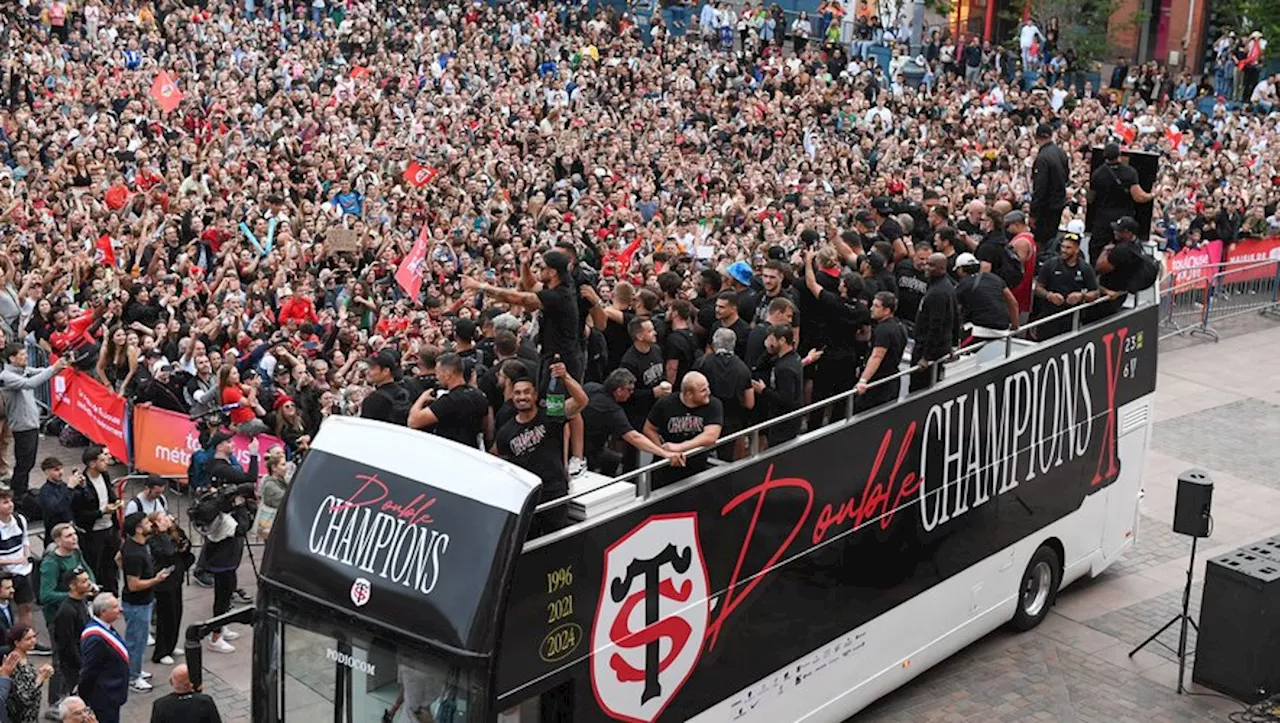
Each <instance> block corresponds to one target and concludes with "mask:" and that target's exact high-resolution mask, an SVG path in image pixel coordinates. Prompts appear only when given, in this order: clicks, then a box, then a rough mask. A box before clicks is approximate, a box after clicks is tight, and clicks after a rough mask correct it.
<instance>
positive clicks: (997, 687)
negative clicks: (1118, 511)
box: [41, 326, 1280, 723]
mask: <svg viewBox="0 0 1280 723" xmlns="http://www.w3.org/2000/svg"><path fill="white" fill-rule="evenodd" d="M1171 346H1172V345H1171ZM1277 357H1280V327H1275V326H1269V327H1264V328H1262V329H1261V330H1258V331H1254V332H1252V333H1248V334H1244V335H1241V336H1236V337H1232V338H1226V339H1224V340H1223V341H1221V342H1220V343H1218V344H1199V345H1195V346H1185V347H1184V348H1178V349H1176V350H1173V351H1166V352H1165V353H1162V354H1161V357H1160V368H1161V372H1160V380H1159V386H1158V388H1157V392H1156V412H1155V419H1156V424H1155V435H1154V438H1153V440H1152V445H1151V451H1150V453H1149V454H1148V458H1147V462H1146V470H1145V477H1144V484H1145V487H1146V493H1147V494H1146V498H1145V499H1144V500H1143V504H1142V522H1141V526H1140V528H1139V532H1138V538H1137V542H1136V543H1135V546H1134V547H1133V548H1131V549H1130V550H1129V551H1128V552H1127V553H1126V554H1125V556H1124V557H1123V558H1121V560H1120V561H1118V562H1117V563H1116V564H1115V565H1112V566H1111V568H1109V569H1108V570H1107V571H1106V572H1105V573H1104V574H1103V575H1101V576H1099V577H1098V578H1097V579H1094V580H1088V581H1081V582H1079V583H1077V584H1076V585H1074V586H1072V587H1071V588H1068V589H1067V590H1065V591H1063V593H1062V595H1061V596H1060V597H1059V598H1058V602H1057V606H1056V607H1055V609H1054V611H1053V612H1052V613H1051V614H1050V616H1049V617H1048V618H1047V619H1046V620H1045V622H1044V623H1043V624H1042V625H1041V626H1040V627H1039V628H1037V629H1036V630H1034V631H1031V632H1028V633H1021V634H1015V633H1009V632H1004V631H1001V632H997V633H994V634H992V635H990V636H988V637H987V638H985V639H983V640H981V641H979V642H978V643H976V644H974V645H972V646H970V647H969V648H967V649H966V650H964V651H961V652H960V653H959V654H957V655H956V656H954V657H952V658H951V659H950V660H948V661H946V662H944V663H942V664H941V665H939V666H937V667H936V668H934V669H933V670H930V671H928V672H926V673H924V674H923V675H921V676H920V678H919V679H917V680H916V681H914V682H913V683H911V684H910V685H908V686H906V687H904V688H903V689H901V690H899V691H897V692H896V693H893V694H891V695H889V696H888V697H886V698H884V699H883V700H881V701H879V702H878V703H876V704H875V705H873V706H872V707H871V708H869V709H867V710H866V711H864V712H863V713H861V714H859V715H858V716H857V717H856V719H855V720H856V723H958V722H969V721H972V722H973V723H1003V722H1010V723H1012V722H1015V721H1016V722H1022V721H1027V722H1032V723H1034V722H1036V721H1045V722H1046V723H1053V722H1060V723H1211V722H1217V721H1226V720H1227V715H1228V713H1229V712H1231V711H1233V710H1237V709H1239V708H1240V706H1239V705H1237V704H1234V703H1232V702H1229V701H1225V700H1221V699H1219V698H1213V697H1207V696H1178V695H1176V694H1175V692H1174V690H1175V681H1176V678H1177V665H1176V662H1175V661H1176V656H1175V655H1174V654H1173V653H1171V652H1170V651H1168V650H1166V649H1164V648H1163V647H1161V646H1160V645H1158V644H1156V643H1152V644H1151V645H1149V646H1147V647H1146V648H1145V649H1144V650H1143V651H1141V652H1139V653H1138V654H1137V655H1135V656H1134V657H1133V658H1129V657H1128V652H1129V651H1130V650H1131V649H1132V648H1133V647H1134V645H1136V644H1137V643H1139V642H1141V641H1142V640H1143V639H1145V638H1146V637H1147V636H1148V635H1150V634H1151V633H1153V632H1155V631H1156V630H1157V629H1158V628H1159V627H1160V626H1161V625H1163V624H1164V623H1165V622H1166V621H1167V620H1168V619H1170V618H1171V617H1173V616H1174V615H1176V614H1177V611H1178V609H1179V608H1180V607H1181V595H1182V586H1183V583H1184V582H1185V579H1186V568H1187V561H1188V558H1187V555H1188V553H1189V539H1188V538H1185V537H1182V536H1180V535H1177V534H1174V533H1173V532H1172V530H1171V529H1170V522H1169V521H1170V520H1171V519H1172V515H1173V500H1174V489H1175V485H1176V479H1177V475H1178V473H1180V472H1182V471H1183V470H1185V469H1187V468H1189V467H1201V468H1203V469H1206V470H1208V471H1209V472H1210V474H1211V475H1212V476H1213V479H1214V481H1215V483H1216V489H1215V495H1214V510H1213V513H1214V532H1213V537H1212V538H1211V539H1209V540H1207V541H1203V542H1202V544H1201V546H1200V550H1199V551H1198V553H1197V569H1196V571H1195V577H1196V580H1197V584H1196V585H1195V587H1194V590H1193V593H1192V611H1193V615H1194V613H1195V612H1196V611H1197V610H1198V607H1199V600H1200V590H1201V585H1200V583H1199V581H1200V580H1203V577H1204V561H1205V560H1207V559H1209V558H1210V557H1212V556H1214V555H1218V554H1222V553H1225V552H1228V551H1230V550H1233V549H1235V548H1237V547H1240V546H1241V545H1244V544H1247V543H1252V542H1255V541H1257V540H1260V539H1263V538H1266V537H1270V536H1272V535H1276V534H1280V515H1278V514H1277V511H1278V510H1280V476H1278V475H1277V474H1276V471H1277V470H1280V446H1276V445H1275V444H1274V441H1275V440H1277V439H1280V367H1277V366H1275V365H1274V363H1273V362H1272V360H1273V359H1275V358H1277ZM1224 364H1229V365H1230V368H1231V373H1230V374H1224V373H1223V372H1224ZM1259 440H1270V442H1271V443H1270V444H1267V443H1264V444H1259V443H1258V441H1259ZM80 452H81V450H79V449H72V450H67V449H62V448H61V447H59V446H58V445H57V443H56V441H54V440H45V441H43V442H42V444H41V456H44V455H45V454H57V455H58V456H60V457H63V458H64V460H65V461H66V462H67V463H68V464H77V465H78V464H79V456H80ZM240 579H241V581H242V583H243V586H244V587H245V588H246V589H247V590H249V591H250V592H253V585H252V581H253V573H252V569H251V568H250V566H249V561H248V559H247V558H246V560H245V563H244V565H243V566H242V567H241V571H240ZM186 590H187V597H186V617H185V619H184V625H185V624H188V623H190V622H192V621H196V620H201V619H204V618H206V617H208V616H209V615H210V613H211V609H212V603H213V591H212V590H206V589H204V588H200V587H197V586H195V585H190V586H188V587H187V588H186ZM245 632H246V634H245V635H244V637H242V638H241V639H240V640H238V641H236V643H235V645H236V647H237V651H236V652H235V653H233V654H230V655H218V654H216V653H210V652H206V653H205V655H204V661H205V690H206V691H207V692H208V693H210V694H211V695H212V696H213V697H214V699H215V700H217V702H218V706H219V708H220V709H221V711H222V716H223V720H224V721H227V723H250V721H251V712H250V707H249V706H250V702H249V690H250V687H251V669H250V662H251V656H250V649H251V644H250V639H251V635H249V634H247V633H248V631H245ZM1189 637H1190V641H1191V644H1192V645H1191V647H1194V641H1195V635H1194V631H1193V632H1192V633H1191V635H1190V636H1189ZM1160 640H1161V641H1163V642H1165V643H1167V644H1169V645H1171V646H1173V647H1176V646H1177V642H1178V633H1177V628H1176V626H1175V627H1173V628H1171V629H1170V630H1168V631H1166V633H1165V634H1164V635H1162V636H1161V638H1160ZM1188 662H1189V663H1190V660H1189V661H1188ZM147 669H148V670H151V671H152V672H153V673H154V674H155V682H156V683H157V686H156V690H155V692H153V693H150V694H145V695H139V694H134V695H132V696H131V698H130V700H129V703H128V704H127V705H126V707H125V709H124V711H123V716H122V720H123V721H124V722H125V723H144V722H145V721H148V720H150V711H151V702H152V701H153V700H154V699H155V698H157V697H159V696H160V695H162V694H164V693H165V692H166V690H167V687H168V686H167V684H166V683H165V678H166V677H167V670H168V669H167V668H166V667H165V666H160V665H148V666H147ZM1187 679H1188V680H1190V665H1188V671H1187ZM1191 690H1193V691H1195V692H1200V693H1207V692H1209V691H1207V690H1205V689H1202V688H1199V687H1198V686H1194V685H1193V686H1192V687H1191Z"/></svg>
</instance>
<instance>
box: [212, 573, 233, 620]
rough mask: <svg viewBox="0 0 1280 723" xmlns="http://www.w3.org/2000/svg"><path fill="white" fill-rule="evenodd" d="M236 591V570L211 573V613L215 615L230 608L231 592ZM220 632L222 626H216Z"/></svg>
mask: <svg viewBox="0 0 1280 723" xmlns="http://www.w3.org/2000/svg"><path fill="white" fill-rule="evenodd" d="M235 591H236V571H235V570H227V571H226V572H215V573H213V615H214V617H217V616H219V615H221V614H223V613H225V612H227V611H228V610H230V609H231V593H233V592H235ZM218 632H222V628H218Z"/></svg>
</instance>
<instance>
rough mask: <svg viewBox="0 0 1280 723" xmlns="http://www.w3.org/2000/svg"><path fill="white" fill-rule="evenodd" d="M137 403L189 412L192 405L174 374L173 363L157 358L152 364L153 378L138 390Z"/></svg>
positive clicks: (173, 410) (182, 412)
mask: <svg viewBox="0 0 1280 723" xmlns="http://www.w3.org/2000/svg"><path fill="white" fill-rule="evenodd" d="M135 403H136V404H152V405H154V406H156V407H158V408H160V409H165V410H168V411H170V412H178V413H179V414H187V413H189V412H190V411H191V407H190V406H188V405H187V402H186V399H185V397H184V395H183V387H182V384H180V383H179V382H178V380H177V379H175V378H174V376H173V364H171V363H170V362H169V360H168V359H164V358H161V359H157V360H156V361H155V362H153V363H152V364H151V378H150V379H148V380H147V383H146V384H143V385H142V388H141V389H139V390H138V396H137V399H136V400H135Z"/></svg>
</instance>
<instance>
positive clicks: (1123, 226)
mask: <svg viewBox="0 0 1280 723" xmlns="http://www.w3.org/2000/svg"><path fill="white" fill-rule="evenodd" d="M1140 228H1141V227H1140V226H1139V225H1138V222H1137V221H1136V220H1134V218H1133V216H1121V217H1120V218H1118V219H1116V220H1115V221H1113V222H1112V223H1111V230H1112V231H1116V232H1120V231H1129V232H1131V233H1137V232H1138V229H1140Z"/></svg>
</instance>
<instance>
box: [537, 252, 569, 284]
mask: <svg viewBox="0 0 1280 723" xmlns="http://www.w3.org/2000/svg"><path fill="white" fill-rule="evenodd" d="M542 261H543V263H545V264H546V265H547V268H549V269H551V270H553V271H555V272H556V273H557V274H559V275H560V278H562V279H564V278H568V276H569V257H568V256H567V255H566V254H565V253H564V252H563V251H548V252H546V253H545V254H543V255H542Z"/></svg>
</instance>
